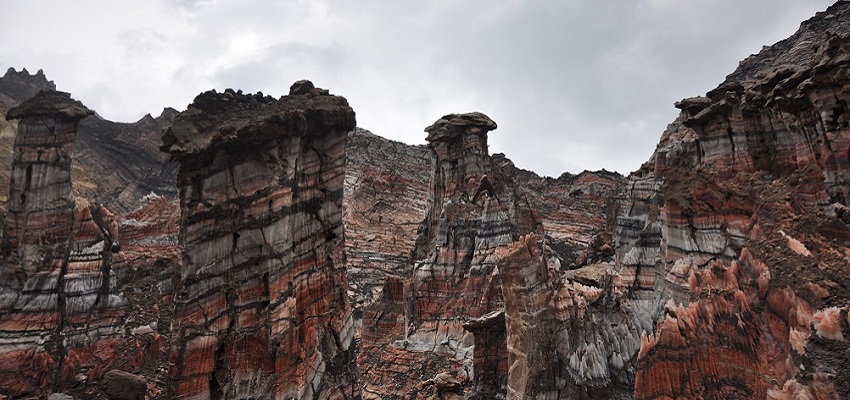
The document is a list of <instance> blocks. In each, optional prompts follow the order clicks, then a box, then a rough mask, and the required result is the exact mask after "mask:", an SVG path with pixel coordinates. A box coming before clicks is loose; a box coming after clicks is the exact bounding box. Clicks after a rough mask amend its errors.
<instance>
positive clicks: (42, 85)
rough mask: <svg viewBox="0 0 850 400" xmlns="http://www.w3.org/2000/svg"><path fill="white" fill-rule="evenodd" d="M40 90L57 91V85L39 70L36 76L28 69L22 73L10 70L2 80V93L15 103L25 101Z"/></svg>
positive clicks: (0, 89)
mask: <svg viewBox="0 0 850 400" xmlns="http://www.w3.org/2000/svg"><path fill="white" fill-rule="evenodd" d="M40 90H48V91H49V90H56V84H54V83H53V81H48V80H47V77H45V76H44V71H42V70H38V72H36V74H35V75H30V73H29V71H27V69H26V68H24V69H22V70H21V72H17V71H15V69H14V68H9V69H8V70H7V71H6V74H5V75H3V77H2V78H0V93H3V94H5V95H6V96H9V97H10V98H11V99H12V100H14V101H18V102H20V101H24V100H26V99H28V98H30V97H32V96H34V95H35V94H36V93H38V92H39V91H40Z"/></svg>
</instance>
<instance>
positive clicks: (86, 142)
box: [0, 68, 177, 215]
mask: <svg viewBox="0 0 850 400" xmlns="http://www.w3.org/2000/svg"><path fill="white" fill-rule="evenodd" d="M41 90H45V91H50V90H56V85H55V84H54V83H53V82H52V81H48V80H47V78H46V77H45V76H44V73H43V72H42V71H41V70H39V71H38V73H36V74H34V75H30V74H29V72H27V71H26V69H23V70H21V72H17V71H15V70H14V69H13V68H10V69H9V70H8V71H7V72H6V74H5V75H4V76H3V77H2V78H0V113H2V115H4V116H5V114H6V111H8V109H9V108H11V107H13V106H14V105H17V104H20V103H21V102H23V101H25V100H27V99H29V98H31V97H33V96H34V95H35V94H36V93H38V92H39V91H41ZM176 114H177V111H176V110H174V109H171V108H166V109H164V110H163V112H162V114H161V115H160V116H159V117H156V118H153V117H151V116H150V115H146V116H144V117H143V118H142V119H140V120H139V121H137V122H134V123H116V122H112V121H107V120H105V119H103V118H100V117H99V116H98V115H96V114H95V115H92V116H90V117H89V118H85V119H83V120H82V121H81V122H80V124H79V126H78V129H77V132H78V133H77V140H76V144H75V150H74V153H73V156H72V161H71V177H72V182H71V187H72V189H73V192H74V195H75V198H76V201H77V203H78V204H83V205H87V204H93V203H98V204H102V205H104V206H105V207H107V208H108V209H110V210H112V211H113V212H115V213H117V214H118V215H124V214H126V213H128V212H130V211H133V210H134V209H136V208H138V207H139V206H140V204H139V200H140V199H141V198H143V197H144V196H146V195H147V194H149V193H155V194H157V195H159V196H163V197H166V198H167V199H174V198H176V196H177V190H176V186H175V183H174V182H175V179H176V176H177V169H176V164H175V163H173V162H168V158H167V155H165V154H163V153H161V152H160V151H159V143H160V137H161V136H162V130H163V129H164V128H167V127H168V126H169V125H170V123H171V119H172V118H174V115H176ZM14 124H15V122H14V121H6V120H5V119H4V118H0V203H2V204H5V202H6V197H5V196H6V194H7V193H8V189H7V186H6V184H7V183H8V175H7V174H8V171H9V166H10V165H11V159H12V141H13V140H14V133H15V126H14Z"/></svg>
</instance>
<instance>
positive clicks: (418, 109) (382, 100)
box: [0, 0, 832, 176]
mask: <svg viewBox="0 0 850 400" xmlns="http://www.w3.org/2000/svg"><path fill="white" fill-rule="evenodd" d="M831 3H832V1H831V0H806V1H799V0H689V1H681V0H608V1H602V0H539V1H537V0H527V1H523V0H476V1H461V0H428V1H413V0H410V1H400V0H397V1H390V0H383V1H377V0H360V1H350V0H349V1H345V0H309V1H300V0H297V1H283V0H279V1H273V0H241V1H236V0H206V1H205V0H182V1H172V0H148V1H136V2H127V1H113V0H108V1H67V0H59V1H38V0H25V1H18V0H4V1H3V6H2V10H3V15H4V18H3V23H2V24H0V35H2V37H5V38H6V39H5V40H3V41H2V44H0V64H2V65H0V67H2V68H3V69H5V68H8V67H15V68H16V69H18V70H20V69H21V68H23V67H26V68H27V69H28V70H29V71H30V72H35V71H36V70H38V69H39V68H41V69H44V71H45V73H46V74H47V77H48V78H49V79H52V80H54V81H55V82H56V84H57V86H58V88H59V89H60V90H64V91H69V92H71V93H72V94H73V96H74V97H75V98H76V99H78V100H81V101H83V103H85V104H86V105H87V106H89V107H90V108H93V109H95V110H97V111H98V113H99V114H100V115H101V116H103V117H105V118H107V119H111V120H115V121H125V122H129V121H135V120H138V119H139V118H141V117H142V116H143V115H144V114H146V113H151V114H153V115H158V114H159V113H160V111H161V110H162V108H163V107H166V106H170V107H174V108H176V109H178V110H183V109H185V108H186V105H187V104H189V103H190V102H191V101H192V99H193V98H194V96H195V95H197V94H198V93H200V92H202V91H205V90H208V89H211V88H216V89H218V90H223V89H225V88H234V89H242V90H244V91H246V92H256V91H262V92H263V93H265V94H270V95H272V96H275V97H278V96H280V95H283V94H286V93H287V92H288V89H289V86H290V85H291V84H292V83H293V82H294V81H296V80H299V79H305V78H306V79H310V80H312V81H313V82H314V83H315V84H316V85H317V86H320V87H323V88H327V89H330V90H331V93H334V94H339V95H343V96H345V97H346V98H348V100H349V102H350V103H351V105H352V106H353V107H354V109H355V111H356V112H357V121H358V125H359V126H361V127H363V128H366V129H369V130H370V131H372V132H374V133H376V134H379V135H381V136H384V137H388V138H392V139H395V140H400V141H404V142H407V143H423V142H424V138H425V133H424V132H423V129H424V128H425V127H426V126H427V125H430V124H431V123H432V122H434V121H435V120H436V119H437V118H439V117H440V116H442V115H444V114H449V113H459V112H469V111H481V112H484V113H486V114H488V115H489V116H490V117H491V118H492V119H493V120H495V121H496V122H497V123H498V125H499V128H498V129H497V130H496V131H495V132H493V133H492V134H491V136H490V150H491V153H496V152H503V153H505V154H507V156H508V157H509V158H511V159H512V160H514V162H515V163H516V164H517V166H519V167H521V168H526V169H531V170H534V171H536V172H538V173H541V174H544V175H550V176H558V175H560V173H561V172H564V171H569V172H573V173H577V172H580V171H582V170H585V169H589V170H597V169H601V168H606V169H608V170H616V171H619V172H621V173H624V174H627V173H628V172H630V171H632V170H635V169H636V168H637V167H638V166H639V165H640V164H641V163H642V162H644V161H646V160H647V159H648V158H649V156H650V155H651V153H652V150H653V149H654V147H655V143H656V142H657V141H658V138H659V137H660V135H661V133H662V132H663V130H664V128H665V127H666V125H667V123H669V122H670V121H672V120H673V119H674V118H675V116H676V115H677V110H676V109H674V108H673V102H674V101H677V100H680V99H682V98H684V97H690V96H695V95H700V94H704V93H705V92H706V91H708V90H710V89H713V88H714V87H716V86H717V84H719V83H720V82H721V81H722V80H723V79H724V77H725V76H726V74H728V73H731V72H732V71H733V70H734V69H735V67H736V66H737V63H738V61H740V60H741V59H743V58H745V57H746V56H748V55H750V54H752V53H756V52H758V51H759V50H760V49H761V47H762V45H769V44H772V43H775V42H776V41H778V40H781V39H783V38H785V37H787V36H789V35H791V34H792V33H793V32H794V31H796V29H797V28H798V27H799V24H800V22H802V21H803V20H805V19H807V18H809V17H810V16H812V15H814V13H815V12H817V11H820V10H823V9H825V8H826V7H827V6H829V4H831ZM131 4H133V5H131Z"/></svg>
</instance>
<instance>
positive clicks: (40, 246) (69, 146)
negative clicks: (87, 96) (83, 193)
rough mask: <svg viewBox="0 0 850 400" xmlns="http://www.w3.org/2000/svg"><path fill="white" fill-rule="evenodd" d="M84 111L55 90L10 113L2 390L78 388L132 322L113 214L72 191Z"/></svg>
mask: <svg viewBox="0 0 850 400" xmlns="http://www.w3.org/2000/svg"><path fill="white" fill-rule="evenodd" d="M90 113H91V111H89V110H88V109H86V108H85V107H83V106H82V104H80V103H79V102H75V101H73V100H72V99H71V98H70V96H69V95H67V94H64V93H59V92H42V93H39V94H38V95H37V96H36V97H34V98H33V99H31V100H29V101H27V102H24V103H23V104H21V106H19V107H16V108H13V109H11V110H10V111H9V116H8V117H9V118H11V119H20V122H19V124H18V135H17V137H16V141H15V143H16V145H15V155H16V157H15V160H14V162H13V172H12V182H11V185H10V186H11V189H10V198H14V199H15V201H14V202H11V203H10V204H9V214H8V215H7V220H6V229H5V231H4V240H5V242H4V247H5V249H4V250H5V251H6V252H7V254H6V256H7V257H6V258H5V259H4V261H3V263H2V264H1V265H0V274H2V276H3V279H2V282H3V285H2V287H0V291H2V293H0V309H2V313H0V394H6V395H10V396H12V397H16V396H21V395H24V394H27V393H31V394H41V393H45V392H48V391H50V390H60V389H68V388H70V387H72V386H76V387H80V388H81V389H77V390H78V391H85V390H87V388H86V387H85V383H86V382H87V381H89V380H96V379H98V378H99V377H100V376H101V375H102V374H103V372H105V369H106V368H108V367H110V366H111V365H113V363H114V362H115V361H116V359H117V357H118V353H119V351H120V349H119V348H120V347H121V344H122V343H124V339H123V336H124V333H125V331H124V329H130V328H134V327H135V324H133V323H132V322H131V320H132V318H129V319H128V316H129V313H128V309H127V308H128V302H127V298H126V297H124V296H123V295H122V293H121V291H120V290H119V287H120V286H121V285H125V284H126V283H127V281H128V279H127V274H126V273H125V272H124V270H125V269H126V268H123V267H120V266H119V264H120V260H121V256H122V255H121V254H115V253H117V252H118V251H119V250H120V245H119V242H118V238H119V228H118V220H117V219H116V218H115V216H114V215H112V213H110V212H109V211H108V210H106V209H105V208H103V207H101V206H98V205H92V206H88V207H79V208H78V207H77V205H76V204H75V201H74V198H73V195H72V194H71V181H70V169H71V152H72V150H73V147H74V141H75V139H76V133H77V132H76V127H77V125H78V122H79V120H80V119H81V118H84V117H86V116H87V115H89V114H90ZM12 203H14V204H12ZM81 384H83V385H82V386H81Z"/></svg>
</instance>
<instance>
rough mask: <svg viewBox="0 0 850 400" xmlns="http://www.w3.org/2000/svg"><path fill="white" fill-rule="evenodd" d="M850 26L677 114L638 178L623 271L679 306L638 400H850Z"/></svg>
mask: <svg viewBox="0 0 850 400" xmlns="http://www.w3.org/2000/svg"><path fill="white" fill-rule="evenodd" d="M848 29H850V4H848V3H846V2H838V3H836V4H835V5H833V6H832V7H830V8H829V9H828V10H827V11H825V12H823V13H819V14H818V15H816V16H815V17H813V18H812V19H810V20H808V21H806V22H804V23H803V24H802V25H801V28H800V30H799V31H798V32H797V33H795V34H794V35H793V36H791V37H790V38H789V39H786V40H784V41H782V42H779V43H777V44H776V45H774V46H772V47H769V48H766V49H764V50H763V51H762V52H760V53H759V54H758V55H754V56H751V57H750V58H748V59H747V60H744V61H743V62H742V63H741V65H740V66H739V68H738V70H737V71H735V72H734V73H733V74H731V75H730V76H729V77H727V80H726V82H724V83H723V84H721V85H720V86H719V87H718V88H717V89H715V90H712V91H710V92H709V93H708V94H707V95H706V96H705V97H699V98H691V99H685V100H683V101H681V102H679V103H677V104H676V106H677V107H678V108H680V109H681V110H682V113H681V114H680V117H679V118H678V119H677V120H676V121H675V122H674V123H673V124H672V125H671V126H670V128H669V129H668V131H667V132H665V134H664V136H663V137H662V141H661V144H660V145H659V147H658V149H657V150H656V153H655V155H654V157H653V158H654V160H652V161H654V162H652V161H651V163H650V164H648V165H647V166H646V167H645V168H643V169H642V170H641V171H640V172H639V173H638V174H635V175H633V177H632V182H633V183H632V185H634V187H638V185H640V187H643V188H645V190H644V191H643V193H644V194H643V195H642V198H641V199H639V198H637V197H633V200H632V201H633V204H636V205H639V207H633V208H632V210H633V212H632V215H631V216H628V217H624V218H622V219H620V231H619V232H620V233H621V235H620V237H619V243H620V245H621V247H620V249H621V251H620V254H622V258H621V260H622V261H623V270H622V272H624V273H625V272H627V271H629V270H631V271H632V272H631V275H632V277H631V278H630V279H633V282H634V286H637V287H641V288H650V287H652V288H653V289H654V294H655V297H656V298H658V299H660V300H665V298H666V299H670V301H669V302H667V303H666V305H665V306H664V307H663V308H662V309H661V310H659V311H658V312H657V317H656V318H657V321H658V322H657V324H656V326H655V329H653V330H650V331H647V332H646V333H645V334H644V336H643V338H642V343H641V349H640V353H639V361H638V370H637V375H636V383H635V392H634V393H635V398H638V399H655V398H680V397H684V398H748V399H749V398H772V399H785V398H789V399H790V398H812V399H838V398H847V397H848V396H850V385H848V383H847V382H848V380H850V375H848V374H847V372H846V368H844V367H843V366H844V365H846V363H847V362H848V360H850V346H848V345H847V342H846V338H845V336H846V333H847V332H850V325H848V324H847V321H846V318H844V316H845V315H846V314H847V311H848V307H850V297H848V296H847V293H846V291H840V290H833V289H832V288H837V287H844V286H846V285H848V284H850V282H848V280H847V277H848V276H850V259H848V258H847V257H846V256H845V254H846V249H847V248H848V246H850V237H848V231H850V229H848V225H847V222H846V221H844V220H842V218H841V211H840V210H841V209H842V208H843V207H846V205H847V201H848V188H850V160H848V157H850V127H849V126H848V121H850V120H848V119H847V115H848V114H847V104H848V101H850V97H848V93H850V92H848V90H847V89H848V87H850V86H848V85H850V79H848V71H850V39H848V37H847V36H846V34H839V35H843V36H837V35H836V33H837V32H847V31H848ZM653 164H654V165H653ZM653 199H654V200H653ZM659 206H660V207H659ZM638 216H640V217H639V218H640V219H638ZM638 221H641V223H640V224H639V223H638ZM644 221H645V222H644ZM644 238H652V240H646V239H644ZM632 244H633V246H631V245H632ZM643 271H652V272H651V273H649V274H646V275H645V276H646V278H642V277H641V276H642V275H644V273H643ZM627 275H628V274H627ZM624 276H625V275H624ZM650 277H652V280H650V279H649V278H650Z"/></svg>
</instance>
